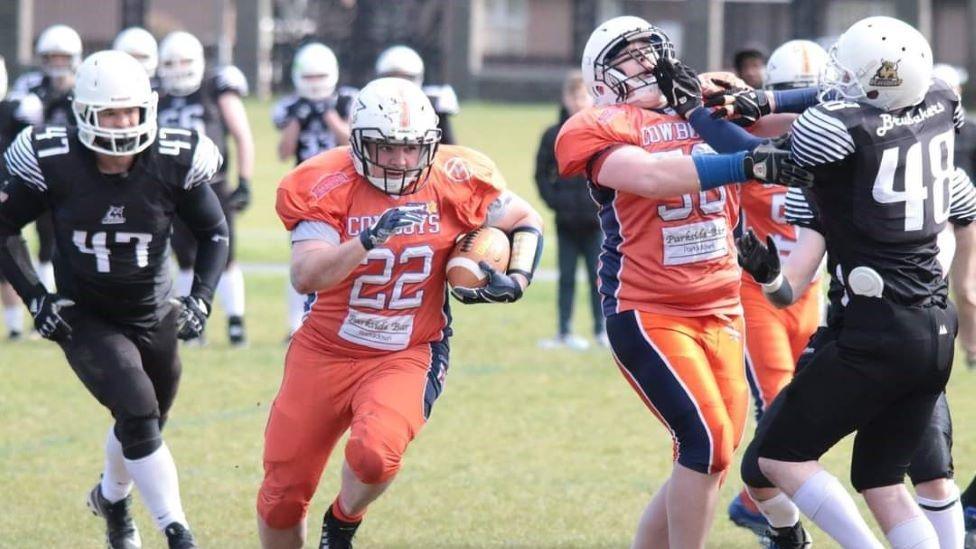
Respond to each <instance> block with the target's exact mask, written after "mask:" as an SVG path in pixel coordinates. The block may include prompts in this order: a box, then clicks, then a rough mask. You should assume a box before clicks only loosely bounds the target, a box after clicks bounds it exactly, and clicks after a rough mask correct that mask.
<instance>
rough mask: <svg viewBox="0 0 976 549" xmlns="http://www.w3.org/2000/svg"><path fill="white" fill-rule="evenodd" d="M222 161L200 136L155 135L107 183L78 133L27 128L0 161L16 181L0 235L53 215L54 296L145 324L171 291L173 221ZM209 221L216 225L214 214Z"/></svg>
mask: <svg viewBox="0 0 976 549" xmlns="http://www.w3.org/2000/svg"><path fill="white" fill-rule="evenodd" d="M221 162H222V159H221V156H220V153H219V152H218V151H217V148H216V147H215V146H214V144H213V142H211V141H210V140H209V139H207V138H206V137H205V136H200V135H199V134H196V133H195V132H191V131H188V130H183V129H175V128H160V129H159V133H158V136H157V139H156V141H155V142H154V143H153V145H152V146H151V147H150V148H149V149H147V150H146V151H144V152H142V153H140V154H139V155H138V156H137V157H136V161H135V164H134V165H133V166H132V169H131V170H130V171H129V172H128V173H127V174H125V175H105V174H102V173H100V172H99V171H98V169H97V167H96V163H95V157H94V153H93V152H92V151H91V150H89V149H88V148H86V147H85V146H83V145H82V144H81V142H80V141H79V140H78V134H77V129H76V128H71V127H69V128H65V127H63V126H40V127H37V128H27V129H25V130H24V131H23V132H21V133H20V134H19V135H18V136H17V139H16V140H15V141H14V143H13V144H11V146H10V147H9V148H8V149H7V151H6V153H5V154H4V168H5V170H6V172H7V173H9V174H10V175H12V176H13V178H12V179H11V182H10V183H9V184H8V185H7V188H6V189H5V193H7V196H3V197H2V198H3V200H0V228H4V229H5V230H6V231H8V232H16V231H19V230H20V228H21V227H22V226H23V225H25V224H27V223H28V222H30V221H31V220H32V219H34V218H36V217H37V216H38V215H39V214H40V213H42V212H43V211H44V210H50V211H51V213H52V217H53V223H54V229H55V240H56V245H57V253H56V254H55V259H54V269H55V278H56V280H57V287H58V293H59V294H61V295H64V296H65V297H68V298H70V299H72V300H73V301H75V302H76V303H77V304H78V305H81V306H85V307H86V308H87V309H90V310H92V311H94V312H96V313H98V314H100V315H102V316H105V317H106V318H110V319H113V320H115V321H119V322H124V323H128V324H133V325H138V326H150V325H153V324H155V323H156V322H158V320H159V318H158V315H159V314H160V312H161V311H162V310H163V309H165V308H164V307H162V305H163V304H164V303H165V300H166V299H167V298H168V296H169V293H170V279H169V264H168V262H167V257H168V245H169V238H170V233H171V231H172V222H173V217H174V215H175V214H176V213H177V211H184V210H185V209H186V208H187V207H188V204H187V202H189V201H185V200H184V199H185V198H186V197H187V196H188V195H190V193H192V192H193V191H194V189H196V188H197V187H200V186H201V185H203V184H204V183H207V182H209V181H210V179H211V178H212V177H213V175H214V174H215V173H216V172H217V170H218V168H219V167H220V164H221ZM15 188H16V189H15ZM202 190H204V191H206V192H209V193H212V191H210V189H209V188H206V187H205V188H204V189H202ZM215 207H216V206H215ZM216 219H217V221H218V222H221V223H222V215H221V214H220V213H219V209H218V213H217V214H216Z"/></svg>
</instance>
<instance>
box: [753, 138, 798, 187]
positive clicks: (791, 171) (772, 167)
mask: <svg viewBox="0 0 976 549" xmlns="http://www.w3.org/2000/svg"><path fill="white" fill-rule="evenodd" d="M745 170H746V175H747V176H748V177H749V179H758V180H759V181H762V182H763V183H772V184H775V185H784V186H786V187H800V188H807V187H810V186H812V185H813V174H812V173H810V172H809V171H807V170H805V169H803V168H801V167H799V166H797V165H796V164H794V163H793V162H792V161H791V160H790V151H788V150H785V149H780V148H778V147H776V145H775V144H773V143H772V142H770V141H766V142H764V143H763V144H761V145H759V146H758V147H756V148H755V149H753V150H752V151H751V152H749V153H748V154H746V159H745Z"/></svg>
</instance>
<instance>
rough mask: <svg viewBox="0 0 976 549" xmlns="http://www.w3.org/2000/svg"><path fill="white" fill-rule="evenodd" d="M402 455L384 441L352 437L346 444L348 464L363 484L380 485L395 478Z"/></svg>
mask: <svg viewBox="0 0 976 549" xmlns="http://www.w3.org/2000/svg"><path fill="white" fill-rule="evenodd" d="M400 458H401V455H400V454H399V453H397V452H395V451H393V450H392V449H391V448H389V446H387V445H386V444H384V443H383V441H382V440H379V439H376V438H372V437H350V438H349V442H347V443H346V463H348V464H349V468H350V469H352V472H353V473H354V474H355V475H356V478H357V479H359V481H360V482H362V483H363V484H379V483H381V482H386V481H388V480H390V479H391V478H393V476H394V475H396V474H397V471H399V470H400Z"/></svg>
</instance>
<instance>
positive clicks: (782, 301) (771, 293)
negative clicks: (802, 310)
mask: <svg viewBox="0 0 976 549" xmlns="http://www.w3.org/2000/svg"><path fill="white" fill-rule="evenodd" d="M762 291H763V295H765V296H766V299H768V300H769V302H770V303H772V304H773V305H776V306H777V307H779V308H781V309H782V308H783V307H789V306H790V305H792V304H793V286H791V285H790V281H789V279H787V278H786V277H785V276H783V273H780V274H779V276H777V277H776V279H775V280H773V281H772V282H770V283H769V284H763V285H762Z"/></svg>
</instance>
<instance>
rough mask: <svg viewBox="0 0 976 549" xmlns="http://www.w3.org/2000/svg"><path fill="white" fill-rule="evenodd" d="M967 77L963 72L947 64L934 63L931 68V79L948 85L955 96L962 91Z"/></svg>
mask: <svg viewBox="0 0 976 549" xmlns="http://www.w3.org/2000/svg"><path fill="white" fill-rule="evenodd" d="M968 76H969V75H968V74H966V71H965V70H959V69H957V68H956V67H953V66H952V65H949V64H947V63H936V64H935V66H934V67H932V77H933V78H938V79H939V80H942V81H943V82H945V83H946V84H949V87H950V88H952V89H953V90H955V91H956V93H957V94H958V93H960V91H961V90H962V85H963V84H965V83H966V80H968V78H967V77H968Z"/></svg>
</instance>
